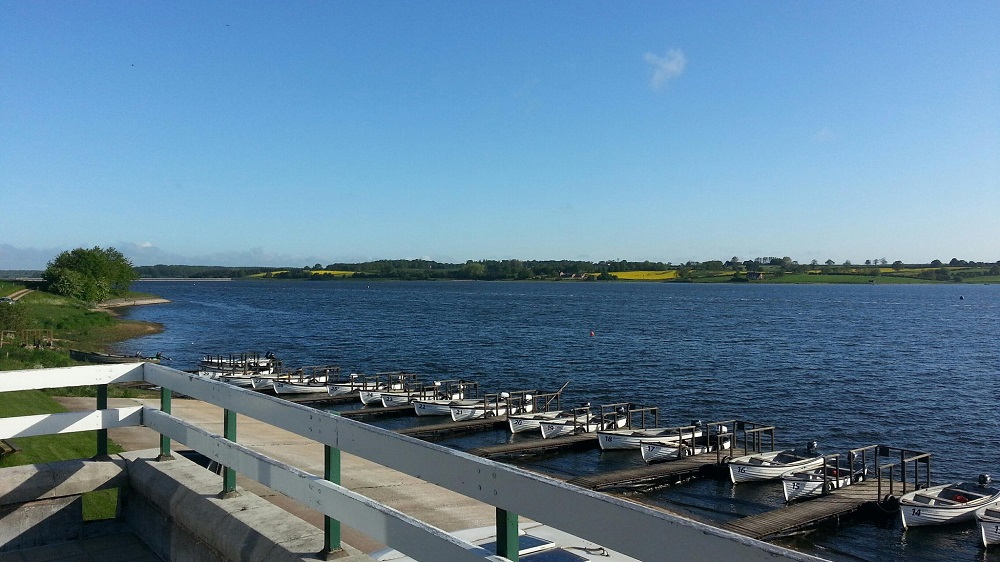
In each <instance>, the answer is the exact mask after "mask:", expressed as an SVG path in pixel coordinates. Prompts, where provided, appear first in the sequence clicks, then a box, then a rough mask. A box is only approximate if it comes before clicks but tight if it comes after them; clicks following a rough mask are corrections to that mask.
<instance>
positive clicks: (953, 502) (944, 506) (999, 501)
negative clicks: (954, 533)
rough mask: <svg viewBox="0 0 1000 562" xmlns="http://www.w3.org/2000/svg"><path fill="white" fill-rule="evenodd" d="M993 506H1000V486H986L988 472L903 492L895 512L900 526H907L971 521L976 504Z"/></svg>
mask: <svg viewBox="0 0 1000 562" xmlns="http://www.w3.org/2000/svg"><path fill="white" fill-rule="evenodd" d="M995 506H1000V489H998V488H995V487H992V486H990V476H989V475H988V474H980V475H979V480H978V481H977V482H955V483H952V484H942V485H940V486H931V487H930V488H924V489H922V490H915V491H913V492H909V493H907V494H903V495H902V496H901V497H900V498H899V516H900V518H901V519H902V521H903V528H904V529H908V528H910V527H917V526H920V525H944V524H946V523H957V522H959V521H971V520H972V519H974V518H975V516H976V510H978V509H979V508H982V507H995Z"/></svg>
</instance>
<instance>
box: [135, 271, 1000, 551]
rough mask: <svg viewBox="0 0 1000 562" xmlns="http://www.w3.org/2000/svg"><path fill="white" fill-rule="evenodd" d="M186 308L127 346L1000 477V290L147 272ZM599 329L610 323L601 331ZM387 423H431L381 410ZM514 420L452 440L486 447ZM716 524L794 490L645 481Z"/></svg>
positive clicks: (931, 535) (968, 530) (909, 537)
mask: <svg viewBox="0 0 1000 562" xmlns="http://www.w3.org/2000/svg"><path fill="white" fill-rule="evenodd" d="M137 288H138V290H141V291H144V292H150V293H155V294H157V295H161V296H163V297H164V298H167V299H170V300H171V301H173V302H172V303H171V304H166V305H156V306H144V307H134V308H132V309H129V311H128V313H127V316H128V317H129V318H133V319H140V320H149V321H154V322H160V323H162V324H163V325H164V326H165V328H166V329H165V331H164V332H163V333H161V334H156V335H153V336H148V337H145V338H141V339H138V340H132V341H129V342H125V343H123V344H122V346H121V351H124V352H129V353H134V352H135V351H142V352H144V353H155V352H158V351H159V352H162V353H163V354H164V355H166V356H168V357H171V358H172V359H173V361H172V362H171V363H170V364H171V366H173V367H176V368H179V369H192V368H195V367H196V364H197V361H198V359H199V358H200V357H201V356H203V355H205V354H228V353H235V352H241V351H260V352H264V351H267V350H273V351H274V352H275V353H276V354H277V355H278V356H279V357H280V358H282V359H283V361H284V363H285V365H286V366H293V367H294V366H302V365H317V364H337V365H341V366H342V367H343V368H344V369H345V370H346V371H351V372H367V373H374V372H376V371H387V370H397V369H398V370H408V371H413V372H417V373H421V374H424V375H426V376H427V377H428V378H438V379H441V378H467V379H474V380H476V381H478V382H479V383H480V386H481V387H482V388H483V389H485V390H488V391H491V392H493V391H500V390H505V389H506V390H516V389H548V390H554V389H557V388H559V387H560V386H562V385H563V384H564V383H566V382H567V381H569V383H570V384H569V386H568V387H567V389H566V391H565V398H564V402H563V404H564V406H565V405H570V404H574V403H578V402H584V401H589V402H591V403H592V404H595V405H596V404H602V403H611V402H623V401H626V402H635V403H639V404H645V405H653V406H658V407H659V408H660V412H661V422H662V423H664V424H670V425H681V424H687V423H689V422H690V421H691V420H695V419H701V420H721V419H733V418H738V419H746V420H752V421H757V422H762V423H768V424H772V425H775V426H777V428H778V429H777V432H776V439H777V441H778V443H777V445H778V446H779V447H795V446H800V445H803V444H804V443H806V442H808V441H810V440H816V441H818V442H819V443H820V447H821V449H822V450H823V451H824V452H843V451H846V450H847V449H850V448H854V447H860V446H864V445H870V444H876V443H879V444H885V445H892V446H896V447H904V448H910V449H915V450H919V451H925V452H929V453H932V454H933V455H934V457H933V478H934V480H936V481H940V482H945V481H951V480H966V479H972V480H974V479H975V477H976V476H977V475H978V474H979V473H982V472H986V473H990V474H992V475H994V477H995V478H997V479H1000V462H998V460H1000V459H998V454H997V443H996V440H997V436H998V433H1000V432H998V429H1000V427H998V426H1000V423H998V416H997V400H998V397H1000V377H998V372H1000V344H998V339H997V337H998V334H1000V286H995V285H993V286H990V285H968V286H960V285H947V286H941V285H937V286H913V285H865V286H853V285H852V286H846V285H787V286H786V285H744V284H739V285H730V284H726V285H682V284H653V283H648V284H647V283H635V284H625V283H580V282H555V283H535V282H531V283H512V282H504V283H482V282H468V283H464V282H455V283H448V282H431V283H419V282H410V283H399V282H378V283H366V282H305V281H300V282H282V281H267V282H251V281H244V282H228V283H226V282H171V283H153V282H149V283H141V284H139V285H138V287H137ZM591 332H593V335H591ZM378 423H379V424H380V425H384V426H386V427H394V426H398V425H399V424H412V423H417V422H415V421H414V420H412V419H408V418H407V419H404V420H391V421H390V420H387V421H385V422H378ZM509 438H510V436H509V434H508V433H507V432H506V431H498V432H487V433H484V434H477V435H475V436H472V437H469V436H463V437H460V438H451V439H447V440H443V441H441V443H442V444H444V445H447V446H451V447H456V448H460V449H468V448H471V447H476V446H480V445H484V444H492V443H502V442H506V441H507V440H508V439H509ZM641 462H642V461H641V459H638V455H635V454H622V453H618V454H609V453H604V454H602V453H600V452H597V451H588V452H584V453H575V454H566V455H553V456H547V457H543V458H539V459H532V460H530V461H524V466H528V467H531V468H535V469H542V470H545V471H548V472H552V473H558V474H584V473H592V472H596V471H603V470H613V469H617V468H622V467H624V466H628V465H630V464H641ZM629 497H631V498H632V499H635V500H638V501H643V502H648V503H653V504H658V505H662V506H665V507H667V508H669V509H672V510H675V511H679V512H683V513H685V514H687V515H689V516H692V517H695V518H698V519H702V520H706V521H717V522H718V521H725V520H728V519H732V518H736V517H741V516H744V515H749V514H752V513H759V512H762V511H766V510H768V509H772V508H773V507H776V506H779V505H781V504H782V502H783V498H782V495H781V488H780V486H775V485H773V484H763V485H753V484H746V485H741V486H739V487H733V486H731V485H730V484H728V483H722V482H715V481H709V480H703V481H695V482H690V483H686V484H681V485H678V486H666V487H662V488H659V489H655V490H648V491H644V492H631V493H630V496H629ZM978 541H979V539H978V536H977V534H976V532H975V528H974V526H973V525H971V524H970V525H969V526H964V525H960V526H957V527H947V528H939V529H933V528H932V529H917V530H911V531H908V532H906V533H904V532H903V531H902V528H901V526H900V524H899V522H898V517H896V518H891V519H889V520H888V521H886V522H856V523H848V524H844V525H841V526H839V527H837V528H831V529H820V530H816V531H812V532H809V533H805V534H802V535H799V536H796V537H794V538H791V539H783V540H782V541H781V544H784V545H786V546H790V547H792V548H795V549H798V550H803V551H806V552H810V553H813V554H817V555H819V556H824V557H828V558H833V559H837V560H880V561H882V560H983V559H985V560H1000V554H997V553H994V552H990V553H984V551H983V549H981V547H980V546H979V543H978Z"/></svg>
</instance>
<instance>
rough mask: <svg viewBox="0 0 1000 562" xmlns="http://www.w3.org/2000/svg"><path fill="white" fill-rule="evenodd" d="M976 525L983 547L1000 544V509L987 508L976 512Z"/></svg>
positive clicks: (994, 507) (995, 507) (981, 508)
mask: <svg viewBox="0 0 1000 562" xmlns="http://www.w3.org/2000/svg"><path fill="white" fill-rule="evenodd" d="M976 523H977V524H978V525H979V536H981V537H982V539H983V546H990V545H991V544H1000V507H997V506H987V507H980V508H979V509H977V510H976Z"/></svg>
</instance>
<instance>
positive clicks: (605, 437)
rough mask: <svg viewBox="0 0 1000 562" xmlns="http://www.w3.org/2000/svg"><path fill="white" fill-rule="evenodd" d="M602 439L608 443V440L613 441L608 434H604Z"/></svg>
mask: <svg viewBox="0 0 1000 562" xmlns="http://www.w3.org/2000/svg"><path fill="white" fill-rule="evenodd" d="M604 440H605V441H607V442H608V443H610V442H612V441H613V440H614V439H613V438H612V437H611V436H610V435H605V436H604Z"/></svg>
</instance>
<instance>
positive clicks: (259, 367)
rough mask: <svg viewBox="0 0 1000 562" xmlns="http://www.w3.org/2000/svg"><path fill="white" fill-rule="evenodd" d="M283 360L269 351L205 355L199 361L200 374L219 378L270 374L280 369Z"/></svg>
mask: <svg viewBox="0 0 1000 562" xmlns="http://www.w3.org/2000/svg"><path fill="white" fill-rule="evenodd" d="M280 366H281V362H280V361H278V359H277V358H276V357H275V356H274V354H273V353H271V352H270V351H268V352H267V353H265V354H264V355H261V354H260V353H258V352H246V353H233V354H229V355H205V356H204V357H202V358H201V360H200V361H199V362H198V374H200V375H202V376H208V377H211V378H213V379H217V378H219V377H220V376H235V375H239V374H243V375H250V376H253V375H270V374H272V373H274V372H276V371H278V370H279V369H280Z"/></svg>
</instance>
